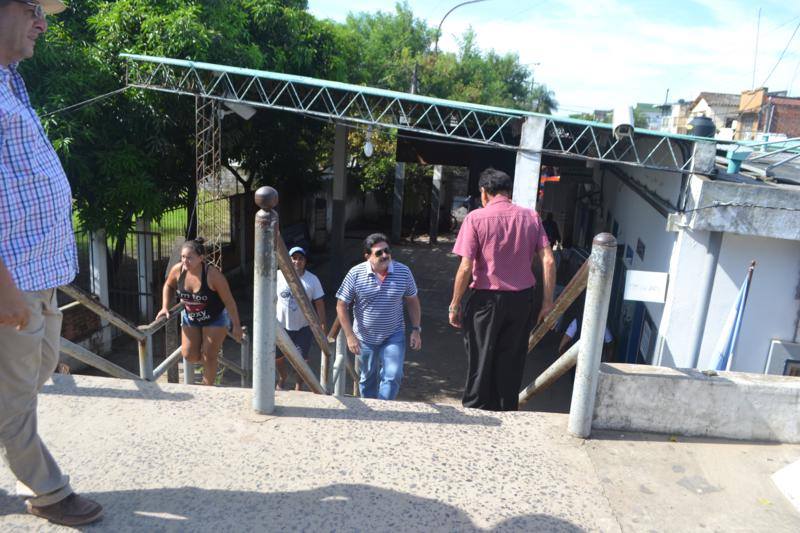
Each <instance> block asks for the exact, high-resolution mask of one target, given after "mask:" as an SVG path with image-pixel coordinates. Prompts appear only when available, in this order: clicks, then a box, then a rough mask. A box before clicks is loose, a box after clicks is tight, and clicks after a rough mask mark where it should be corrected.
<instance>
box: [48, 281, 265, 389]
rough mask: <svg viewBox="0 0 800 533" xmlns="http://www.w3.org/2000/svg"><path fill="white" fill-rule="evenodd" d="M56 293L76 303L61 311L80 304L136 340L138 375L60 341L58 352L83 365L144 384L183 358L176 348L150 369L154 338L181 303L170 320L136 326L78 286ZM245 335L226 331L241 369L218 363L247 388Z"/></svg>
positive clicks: (181, 306) (164, 319) (175, 307)
mask: <svg viewBox="0 0 800 533" xmlns="http://www.w3.org/2000/svg"><path fill="white" fill-rule="evenodd" d="M59 290H61V292H63V293H64V294H66V295H68V296H70V297H71V298H73V299H74V300H75V301H74V302H71V303H70V304H67V305H65V306H63V307H61V309H62V310H66V309H71V308H73V307H76V306H78V305H83V306H85V307H86V308H88V309H89V310H90V311H92V312H94V313H95V314H96V315H98V316H99V317H100V318H102V319H105V320H107V321H108V322H109V323H111V324H113V325H114V326H116V327H118V328H119V329H120V330H122V332H123V333H125V334H127V335H129V336H131V337H133V338H134V340H136V342H137V343H138V348H139V376H136V375H135V374H133V373H131V372H129V371H127V370H125V369H124V368H122V367H121V366H119V365H115V364H114V363H112V362H110V361H108V360H107V359H105V358H103V357H100V356H99V355H97V354H95V353H93V352H91V351H89V350H87V349H86V348H83V347H82V346H80V345H77V344H74V343H72V342H71V341H69V340H67V339H64V338H63V337H62V338H61V351H63V352H64V353H66V354H67V355H70V356H71V357H74V358H75V359H78V360H79V361H81V362H82V363H84V364H87V365H89V366H92V367H94V368H97V369H98V370H101V371H103V372H105V373H107V374H109V375H111V376H113V377H116V378H121V379H143V380H146V381H155V380H156V379H158V378H159V377H161V376H162V375H163V374H164V373H165V372H167V371H168V370H169V369H170V368H171V367H172V366H174V365H175V364H177V363H178V361H180V359H181V358H182V354H181V348H180V347H178V348H177V349H175V350H174V351H173V352H172V353H171V354H170V355H169V356H167V358H166V359H164V361H162V362H161V364H160V365H158V367H156V368H155V369H154V368H153V335H154V334H155V333H157V332H158V331H160V330H161V329H163V328H164V327H166V326H167V324H169V323H170V320H172V318H173V317H174V316H175V315H176V314H177V313H179V312H180V311H181V310H182V309H183V303H182V302H178V303H177V304H175V305H173V306H172V307H171V308H170V310H169V314H170V317H169V318H166V317H160V318H158V319H157V320H154V321H152V322H151V323H149V324H145V325H141V326H135V325H134V324H132V323H131V322H129V321H128V320H127V319H126V318H124V317H122V316H120V315H118V314H117V313H115V312H114V311H112V310H111V309H109V308H108V307H106V306H105V305H103V304H102V303H101V302H99V301H97V300H96V299H95V297H94V295H92V294H90V293H88V292H86V291H84V290H83V289H81V288H80V287H78V286H76V285H74V284H71V285H65V286H63V287H59ZM242 330H243V332H244V335H243V336H242V340H241V341H236V339H235V338H234V337H233V335H231V333H230V332H228V336H229V337H230V338H232V339H233V340H235V341H236V342H238V343H239V344H241V345H242V363H241V366H240V365H237V364H236V363H234V362H232V361H230V360H228V359H225V358H224V357H220V363H221V364H222V365H223V366H225V367H226V368H229V369H231V370H233V371H234V372H236V373H238V374H239V375H241V376H242V386H246V385H247V384H249V383H250V380H251V379H252V373H251V371H250V369H251V368H252V365H251V364H250V357H251V354H250V339H249V337H248V335H247V328H246V327H243V328H242Z"/></svg>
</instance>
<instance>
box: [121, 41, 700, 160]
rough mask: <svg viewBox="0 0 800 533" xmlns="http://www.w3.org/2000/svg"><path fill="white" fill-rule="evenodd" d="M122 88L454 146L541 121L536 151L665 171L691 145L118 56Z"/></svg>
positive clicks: (602, 127)
mask: <svg viewBox="0 0 800 533" xmlns="http://www.w3.org/2000/svg"><path fill="white" fill-rule="evenodd" d="M122 56H123V57H125V58H127V59H128V84H129V85H131V86H133V87H139V88H144V89H152V90H157V91H163V92H168V93H174V94H184V95H193V96H200V97H203V98H206V99H211V100H216V101H222V102H232V103H240V104H245V105H249V106H254V107H262V108H269V109H278V110H283V111H288V112H292V113H299V114H303V115H306V116H312V117H317V118H321V119H324V120H329V121H332V122H344V123H350V124H355V125H363V126H373V127H386V128H393V129H398V130H402V131H409V132H416V133H422V134H425V135H431V136H435V137H440V138H444V139H448V140H450V141H455V142H467V143H477V144H481V145H489V146H496V147H499V148H504V149H510V150H519V146H518V144H519V132H520V128H521V122H522V121H523V120H524V119H525V118H526V117H528V116H539V117H543V118H544V119H545V121H546V125H545V139H544V145H543V147H542V150H541V151H542V152H543V153H546V154H551V155H555V156H559V157H567V158H574V159H583V160H593V161H602V162H608V163H618V164H625V165H633V166H639V167H645V168H652V169H656V170H664V171H671V172H681V173H685V172H689V171H690V170H692V171H694V172H697V173H700V174H705V173H709V172H711V171H712V170H713V167H712V168H707V169H704V168H694V169H692V164H693V157H692V152H693V150H692V147H693V143H694V142H695V141H698V140H701V141H707V139H695V138H692V137H688V136H679V135H670V134H663V133H656V132H646V131H641V130H637V131H636V134H635V136H634V137H633V138H623V139H621V140H616V139H615V138H614V137H613V135H612V131H611V127H610V126H609V125H607V124H598V123H592V122H585V121H579V120H574V119H567V118H562V117H554V116H549V115H539V114H536V113H529V112H524V111H520V110H514V109H504V108H498V107H491V106H484V105H477V104H468V103H464V102H457V101H452V100H443V99H438V98H429V97H425V96H420V95H412V94H405V93H399V92H394V91H386V90H381V89H375V88H372V87H365V86H358V85H349V84H345V83H339V82H333V81H325V80H318V79H314V78H306V77H302V76H292V75H286V74H279V73H274V72H267V71H258V70H250V69H241V68H235V67H229V66H224V65H214V64H209V63H198V62H192V61H182V60H176V59H168V58H157V57H149V56H136V55H130V54H122Z"/></svg>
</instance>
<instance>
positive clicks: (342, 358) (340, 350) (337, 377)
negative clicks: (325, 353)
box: [333, 329, 347, 396]
mask: <svg viewBox="0 0 800 533" xmlns="http://www.w3.org/2000/svg"><path fill="white" fill-rule="evenodd" d="M346 359H347V337H345V335H344V330H343V329H340V330H339V334H338V335H336V359H335V360H334V362H333V395H334V396H344V395H345V392H346V391H347V368H346V366H347V365H346V364H345V363H346Z"/></svg>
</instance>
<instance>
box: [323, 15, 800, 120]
mask: <svg viewBox="0 0 800 533" xmlns="http://www.w3.org/2000/svg"><path fill="white" fill-rule="evenodd" d="M689 1H690V0H684V1H683V3H682V4H681V6H682V7H683V9H684V11H685V12H687V13H693V12H694V13H695V15H694V17H695V18H694V19H690V20H676V18H677V17H675V16H674V13H675V11H671V12H670V11H668V10H669V9H671V7H669V4H666V3H665V4H664V6H663V8H659V9H661V10H662V11H658V14H657V15H653V14H650V15H648V16H644V15H642V14H641V12H640V11H637V8H638V7H639V5H638V4H635V3H634V2H631V1H624V0H593V1H591V2H587V1H586V0H559V1H555V0H526V1H525V2H519V1H518V0H492V2H491V3H489V2H486V3H481V4H474V5H470V6H465V7H463V8H459V10H457V11H455V12H453V13H452V14H451V15H450V16H449V17H448V18H447V21H446V23H445V25H444V27H443V34H442V38H441V40H440V42H439V46H440V47H441V48H442V49H443V50H448V51H455V50H456V49H457V37H458V36H460V35H463V33H464V32H465V31H466V30H467V28H468V27H469V26H470V25H472V27H473V29H474V30H475V31H476V33H477V41H478V44H479V46H480V47H481V48H483V49H486V50H488V49H494V50H496V51H498V52H501V53H505V52H513V53H517V54H518V55H519V57H520V60H521V62H523V63H527V64H529V65H531V68H532V69H533V70H534V74H535V77H536V80H537V81H539V82H542V83H546V84H547V85H548V86H549V87H550V88H551V89H553V90H554V91H555V93H556V98H557V100H558V101H559V102H560V104H561V107H562V109H561V112H570V110H591V109H594V108H597V109H603V108H606V109H607V108H611V107H613V106H615V105H616V104H617V103H621V102H622V101H625V102H629V103H635V102H651V103H660V102H662V101H663V100H664V97H665V93H666V90H667V89H669V90H670V97H669V98H670V100H677V99H678V98H685V99H692V98H694V97H695V96H697V94H698V93H699V92H700V91H718V92H730V93H739V92H740V91H742V90H744V89H749V88H750V85H751V83H752V79H753V55H754V47H755V26H756V13H757V6H754V5H753V4H752V3H751V2H747V1H742V2H733V1H731V0H694V4H696V5H697V6H699V7H697V8H696V9H694V10H693V8H692V6H691V5H688V6H687V5H686V4H687V2H689ZM310 3H311V5H312V11H315V10H321V11H323V12H325V13H327V16H333V18H336V19H337V20H343V19H344V16H345V15H346V13H347V12H348V11H365V10H368V11H375V10H377V9H382V10H384V11H386V10H392V9H393V5H394V4H393V2H391V3H390V2H386V3H382V2H379V3H376V2H374V1H373V2H369V1H368V0H353V1H350V2H346V3H345V7H341V3H340V1H339V0H336V1H334V0H312V1H311V2H310ZM453 3H454V2H451V1H443V0H440V1H437V2H436V3H432V2H430V1H428V2H425V3H423V2H422V1H421V0H411V1H410V4H411V7H412V9H413V10H414V13H415V14H416V15H417V16H422V17H426V20H427V21H428V24H430V25H431V26H433V27H435V26H436V25H438V24H439V21H440V20H441V17H442V16H443V15H444V14H445V13H446V12H447V9H449V7H452V5H453ZM376 4H379V5H376ZM759 5H762V6H763V11H762V18H761V32H760V39H759V46H758V65H757V70H756V85H760V84H761V83H762V82H763V81H764V78H766V76H767V74H768V73H769V71H770V70H771V69H772V67H773V65H775V62H776V60H777V59H778V56H779V55H780V53H781V51H782V50H783V48H784V46H785V45H786V43H787V41H788V39H789V37H790V36H791V34H792V30H793V29H794V27H795V25H796V24H797V23H798V22H800V18H798V20H796V21H793V20H792V16H794V15H795V14H794V13H791V12H788V13H789V15H786V13H787V7H786V5H785V3H784V2H783V1H781V0H760V2H759ZM326 6H327V7H326ZM316 12H317V13H319V12H320V11H316ZM797 15H800V13H797ZM699 17H705V18H703V19H700V18H699ZM781 17H782V18H781ZM534 63H539V65H533V64H534ZM798 67H800V32H798V35H796V36H795V39H794V41H793V43H792V46H791V47H790V48H789V50H788V51H787V53H786V56H785V57H784V59H783V61H782V62H781V64H780V65H779V67H778V68H777V69H776V70H775V72H774V74H772V76H771V78H770V79H769V81H768V83H767V85H768V87H769V88H770V89H771V90H783V89H789V88H790V85H791V84H792V80H793V77H794V76H795V74H796V73H797V70H798ZM792 94H795V95H797V94H800V73H797V76H796V79H794V86H793V93H792Z"/></svg>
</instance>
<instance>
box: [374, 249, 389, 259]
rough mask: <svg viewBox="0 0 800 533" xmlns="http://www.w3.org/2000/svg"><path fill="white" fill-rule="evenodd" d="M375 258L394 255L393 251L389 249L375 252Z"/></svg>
mask: <svg viewBox="0 0 800 533" xmlns="http://www.w3.org/2000/svg"><path fill="white" fill-rule="evenodd" d="M372 253H373V254H374V255H375V257H381V256H382V255H383V254H386V255H392V251H391V250H390V249H389V248H381V249H380V250H375V251H374V252H372Z"/></svg>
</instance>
